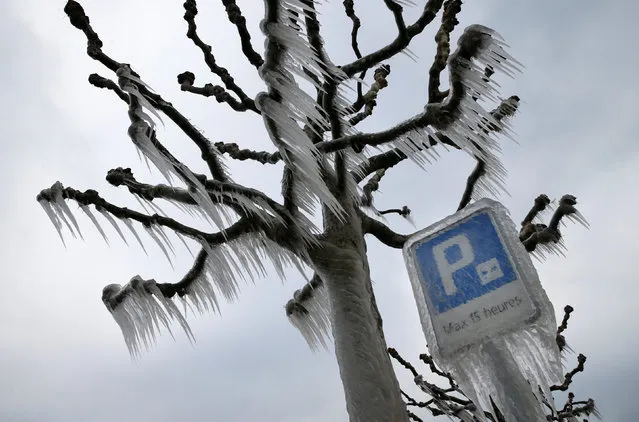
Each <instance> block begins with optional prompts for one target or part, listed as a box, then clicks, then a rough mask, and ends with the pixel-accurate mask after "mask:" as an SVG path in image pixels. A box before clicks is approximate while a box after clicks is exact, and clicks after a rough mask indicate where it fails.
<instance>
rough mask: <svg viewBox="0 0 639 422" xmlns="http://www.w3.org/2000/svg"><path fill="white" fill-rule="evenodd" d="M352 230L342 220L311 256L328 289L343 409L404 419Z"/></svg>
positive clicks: (368, 419)
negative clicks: (344, 225)
mask: <svg viewBox="0 0 639 422" xmlns="http://www.w3.org/2000/svg"><path fill="white" fill-rule="evenodd" d="M349 229H350V230H349ZM353 231H354V232H355V233H353ZM357 231H358V230H353V227H343V226H342V227H340V229H339V230H337V231H332V232H333V233H334V234H335V237H337V239H335V238H333V236H331V235H330V234H329V239H330V240H328V241H327V242H325V243H324V244H323V247H322V248H320V249H319V250H318V251H317V252H316V253H314V254H313V255H314V256H313V257H312V259H313V263H314V264H315V269H316V271H317V272H318V274H319V275H320V277H321V278H322V280H323V281H324V284H325V286H326V288H327V291H328V297H329V300H330V305H331V325H332V331H333V338H334V341H335V355H336V357H337V363H338V366H339V370H340V376H341V379H342V384H343V386H344V394H345V396H346V409H347V411H348V415H349V420H350V421H351V422H404V421H408V413H407V410H406V405H405V404H404V402H403V400H402V397H401V393H400V389H399V383H398V381H397V378H396V377H395V372H394V370H393V366H392V364H391V361H390V357H389V356H388V352H387V346H386V341H385V339H384V335H383V332H382V326H381V317H380V315H379V311H378V309H377V306H376V304H375V299H374V295H373V289H372V284H371V280H370V274H369V268H368V261H367V259H366V250H365V244H364V239H363V236H362V235H361V233H358V232H357ZM348 232H350V233H348Z"/></svg>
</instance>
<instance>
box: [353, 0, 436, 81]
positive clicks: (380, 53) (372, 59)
mask: <svg viewBox="0 0 639 422" xmlns="http://www.w3.org/2000/svg"><path fill="white" fill-rule="evenodd" d="M443 3H444V0H428V2H426V5H425V6H424V10H423V12H422V14H421V16H420V17H419V18H418V19H417V21H416V22H415V23H414V24H412V25H410V26H408V27H406V29H405V30H404V31H400V32H399V33H398V34H397V37H396V38H395V39H394V40H393V41H392V42H391V43H390V44H388V45H386V46H384V47H382V48H380V49H379V50H377V51H375V52H373V53H370V54H367V55H366V56H364V57H361V58H359V59H357V60H355V61H354V62H352V63H349V64H346V65H344V66H342V70H343V71H344V72H345V73H346V74H347V75H348V76H350V77H352V76H353V75H355V74H356V73H359V72H363V71H364V70H366V69H370V68H371V67H373V66H375V65H377V64H379V63H381V62H382V61H384V60H388V59H390V58H391V57H393V56H394V55H396V54H397V53H399V52H401V51H402V50H403V49H405V48H406V47H408V45H409V44H410V41H411V40H412V39H413V38H414V37H415V36H417V35H419V34H420V33H421V32H422V31H423V30H424V28H426V25H428V24H429V23H430V22H432V20H433V19H435V16H436V15H437V12H439V9H441V7H442V4H443Z"/></svg>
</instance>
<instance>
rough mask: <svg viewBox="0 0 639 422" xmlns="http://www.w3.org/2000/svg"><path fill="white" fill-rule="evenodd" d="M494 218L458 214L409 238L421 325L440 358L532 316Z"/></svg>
mask: <svg viewBox="0 0 639 422" xmlns="http://www.w3.org/2000/svg"><path fill="white" fill-rule="evenodd" d="M453 217H455V216H453ZM495 217H496V216H495V214H494V212H493V210H492V209H491V208H490V207H482V208H479V209H477V210H475V212H473V213H471V214H469V215H463V214H461V215H459V218H457V219H456V220H455V219H454V218H453V221H450V223H449V224H447V225H445V226H443V225H441V224H438V225H435V226H433V227H431V228H428V229H426V230H424V231H422V232H420V233H418V234H417V235H415V236H413V237H412V238H411V239H410V240H409V242H408V244H407V246H406V247H405V249H404V253H405V257H406V260H407V264H408V268H409V273H410V275H411V281H412V282H413V288H414V290H415V295H416V299H417V302H418V305H420V301H421V302H422V304H421V305H422V306H420V308H422V309H421V311H422V312H421V317H422V322H423V323H424V322H426V326H428V327H430V328H432V331H433V332H434V335H435V339H436V343H437V346H438V348H439V353H440V354H441V355H447V354H451V353H453V352H455V351H456V350H458V349H459V348H461V347H463V346H465V345H468V344H471V343H473V342H475V341H477V340H479V339H481V338H484V337H486V336H491V335H494V334H497V333H500V332H503V331H505V330H509V329H513V328H516V327H518V326H521V325H522V324H524V323H525V322H526V321H527V320H531V319H533V318H534V317H535V316H536V312H537V310H536V307H535V305H534V303H533V301H532V300H531V297H530V295H529V293H528V291H527V289H526V284H525V282H524V280H522V277H521V275H520V272H519V271H518V269H517V265H516V262H515V261H514V260H513V258H512V251H509V250H508V246H507V242H504V239H503V233H502V232H503V230H502V229H501V227H500V225H499V224H498V221H497V220H496V218H495ZM506 235H508V236H515V233H514V232H513V233H506ZM423 305H425V312H424V309H423V308H424V306H423ZM425 318H427V321H424V319H425ZM425 328H426V327H425Z"/></svg>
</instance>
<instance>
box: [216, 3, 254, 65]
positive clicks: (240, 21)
mask: <svg viewBox="0 0 639 422" xmlns="http://www.w3.org/2000/svg"><path fill="white" fill-rule="evenodd" d="M222 4H223V5H224V7H225V8H226V15H227V16H228V18H229V21H230V22H231V23H232V24H233V25H235V26H236V27H237V32H238V34H239V35H240V41H241V43H242V52H243V53H244V56H245V57H246V58H247V59H248V61H249V63H251V64H252V65H253V66H255V68H256V69H259V68H260V66H262V63H264V60H263V59H262V56H260V54H259V53H257V52H256V51H255V50H254V49H253V45H252V44H251V34H250V33H249V31H248V29H247V28H246V19H245V18H244V16H242V10H241V9H240V7H239V6H238V5H237V4H236V3H235V0H222Z"/></svg>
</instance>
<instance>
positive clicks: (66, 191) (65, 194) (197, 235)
mask: <svg viewBox="0 0 639 422" xmlns="http://www.w3.org/2000/svg"><path fill="white" fill-rule="evenodd" d="M56 192H60V193H61V195H62V199H65V200H73V201H75V202H77V203H78V204H79V205H84V206H88V205H93V206H94V207H95V208H96V210H98V211H102V210H104V211H106V212H108V213H109V214H111V215H113V216H114V217H117V218H120V219H129V220H135V221H137V222H139V223H141V224H143V225H144V226H145V227H150V226H152V225H159V226H163V227H166V228H169V229H171V230H173V231H174V232H176V233H179V234H183V235H185V236H188V237H191V238H193V239H201V240H205V241H207V242H209V243H220V242H221V241H223V240H224V234H225V233H226V231H225V232H223V233H222V234H220V233H212V234H211V233H206V232H203V231H201V230H198V229H195V228H193V227H190V226H187V225H185V224H182V223H179V222H178V221H176V220H174V219H172V218H169V217H165V216H161V215H158V214H153V215H147V214H143V213H140V212H138V211H134V210H130V209H128V208H126V207H119V206H117V205H114V204H112V203H110V202H108V201H107V200H105V199H103V198H102V197H100V195H99V194H98V192H97V191H95V190H93V189H89V190H86V191H84V192H80V191H78V190H75V189H73V188H70V187H66V188H64V187H62V185H61V184H60V185H59V187H57V186H56V185H53V186H52V187H51V188H49V189H44V190H42V191H41V192H40V193H39V194H38V196H37V197H36V199H37V200H38V201H47V202H49V203H53V204H56V196H55V195H56ZM240 221H241V222H242V223H241V224H239V225H237V226H235V228H234V231H237V230H240V228H241V229H242V230H244V232H248V231H251V230H252V229H253V228H254V227H255V224H256V222H253V221H250V220H249V219H246V218H245V219H242V220H240ZM238 223H239V222H238Z"/></svg>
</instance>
